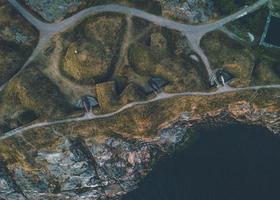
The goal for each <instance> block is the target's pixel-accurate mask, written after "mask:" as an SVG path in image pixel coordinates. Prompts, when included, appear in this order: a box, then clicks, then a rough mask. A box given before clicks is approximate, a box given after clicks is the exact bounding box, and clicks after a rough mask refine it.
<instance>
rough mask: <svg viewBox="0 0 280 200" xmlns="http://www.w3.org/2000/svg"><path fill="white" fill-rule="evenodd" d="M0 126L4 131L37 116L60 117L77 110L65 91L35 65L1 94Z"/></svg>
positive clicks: (43, 117)
mask: <svg viewBox="0 0 280 200" xmlns="http://www.w3.org/2000/svg"><path fill="white" fill-rule="evenodd" d="M0 104H1V107H0V120H1V121H2V123H0V127H1V124H2V130H0V132H2V131H5V130H7V129H10V128H16V127H18V126H20V125H24V124H26V123H29V122H31V121H33V120H36V119H39V118H40V119H48V120H50V119H58V118H61V117H63V116H69V115H70V114H71V113H72V112H73V111H74V110H73V108H72V106H71V105H69V104H68V103H67V101H66V100H65V98H64V96H63V95H62V93H61V92H60V91H59V89H58V88H57V86H56V85H54V84H53V83H52V82H51V81H50V80H49V79H48V78H47V77H45V76H44V75H43V74H42V73H41V72H40V71H39V70H37V69H36V68H29V69H27V70H25V71H24V72H23V73H22V74H21V75H20V76H18V77H17V78H16V79H14V80H13V81H12V82H10V83H9V85H8V86H7V87H6V88H5V90H4V92H3V94H2V95H1V102H0Z"/></svg>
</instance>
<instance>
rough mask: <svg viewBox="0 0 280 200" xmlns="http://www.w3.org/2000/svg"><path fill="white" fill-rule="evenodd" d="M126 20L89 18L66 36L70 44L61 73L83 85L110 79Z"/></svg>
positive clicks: (119, 18) (106, 17) (116, 17)
mask: <svg viewBox="0 0 280 200" xmlns="http://www.w3.org/2000/svg"><path fill="white" fill-rule="evenodd" d="M124 28H125V21H124V18H123V17H122V16H119V15H114V14H113V15H106V16H105V15H104V16H99V17H94V18H88V19H87V20H85V21H84V22H83V23H82V24H80V25H78V26H77V27H76V28H75V30H74V31H73V34H70V36H69V37H66V39H67V40H69V45H68V46H67V47H66V48H67V50H66V54H65V58H64V63H63V66H62V71H63V72H64V74H65V75H66V76H68V77H70V78H71V79H72V80H74V81H77V82H79V83H83V84H89V83H97V82H103V81H106V80H108V78H110V76H111V74H112V72H113V70H114V62H115V60H116V59H117V57H118V54H119V48H120V43H121V41H122V37H123V32H124Z"/></svg>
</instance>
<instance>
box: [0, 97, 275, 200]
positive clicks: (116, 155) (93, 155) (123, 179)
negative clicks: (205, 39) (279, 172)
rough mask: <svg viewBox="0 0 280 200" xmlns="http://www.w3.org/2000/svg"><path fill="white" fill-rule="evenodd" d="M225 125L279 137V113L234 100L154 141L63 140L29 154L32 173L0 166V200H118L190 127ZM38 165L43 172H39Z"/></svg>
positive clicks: (169, 128)
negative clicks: (238, 125) (241, 125)
mask: <svg viewBox="0 0 280 200" xmlns="http://www.w3.org/2000/svg"><path fill="white" fill-rule="evenodd" d="M229 123H246V124H252V125H261V126H265V127H267V128H268V129H269V130H271V131H272V132H273V133H275V134H278V133H280V115H279V113H275V112H270V111H269V110H267V109H257V108H256V107H254V106H251V105H250V104H248V103H247V102H245V101H240V102H237V103H235V104H231V105H229V106H228V109H227V110H216V111H212V112H208V113H205V114H204V115H203V116H198V115H193V114H192V113H189V112H185V113H182V114H181V116H180V118H178V119H177V120H175V121H174V122H173V123H172V124H169V125H166V127H164V128H162V129H161V130H160V131H159V132H158V134H156V135H155V136H154V137H142V138H139V137H138V138H124V137H121V136H119V135H116V136H96V137H94V138H89V139H87V140H83V139H80V138H74V139H73V138H72V139H69V138H65V140H64V141H62V142H61V144H60V145H59V146H58V147H57V148H55V150H53V151H52V152H50V151H42V150H41V151H37V152H36V153H34V154H35V155H34V157H35V162H36V163H37V165H39V166H36V167H34V169H32V170H38V171H36V173H34V171H33V172H30V173H26V171H25V170H23V169H22V168H23V167H24V166H17V167H13V169H10V167H9V166H6V165H5V163H4V162H1V163H0V177H1V178H0V197H1V198H2V199H11V200H12V199H19V200H20V199H32V200H33V199H34V200H35V199H36V200H37V199H85V200H87V199H121V197H122V196H123V195H125V194H127V193H128V192H130V191H132V190H134V189H135V188H136V187H137V184H138V183H139V181H140V180H141V179H143V178H144V177H145V176H146V175H147V174H148V173H149V172H150V171H151V170H152V168H153V166H154V164H155V163H156V162H157V161H158V160H160V159H161V157H162V156H167V155H170V154H172V152H174V151H175V150H177V149H179V148H180V147H184V146H186V145H187V144H188V142H190V141H191V139H192V136H194V135H196V133H195V130H196V128H199V127H211V126H215V127H216V126H220V125H225V124H229ZM193 133H195V134H193ZM38 163H39V164H38ZM40 164H44V165H45V166H46V168H40ZM34 174H36V177H34ZM34 178H35V179H36V181H35V182H34ZM35 183H36V184H35Z"/></svg>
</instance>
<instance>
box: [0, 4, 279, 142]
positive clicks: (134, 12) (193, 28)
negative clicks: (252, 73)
mask: <svg viewBox="0 0 280 200" xmlns="http://www.w3.org/2000/svg"><path fill="white" fill-rule="evenodd" d="M8 1H9V2H10V3H11V4H12V5H13V6H14V7H15V8H16V9H17V10H18V11H19V12H20V13H21V14H22V15H23V16H24V17H25V18H26V19H27V20H28V21H29V22H30V23H31V24H33V25H34V26H35V27H36V28H37V29H38V30H39V31H40V40H39V43H38V45H37V47H36V49H35V50H34V52H33V54H32V55H31V56H30V58H29V59H28V61H27V62H26V63H25V65H24V66H23V67H22V69H21V70H20V71H19V72H18V73H17V74H16V75H15V76H17V75H18V74H19V73H21V71H23V70H24V68H25V67H26V66H27V65H28V64H29V63H30V62H31V61H32V60H33V59H35V57H36V56H37V55H38V54H39V53H40V52H41V51H42V49H43V48H44V47H45V46H46V44H47V43H48V42H49V41H50V39H51V38H52V37H53V36H54V35H55V34H57V33H60V32H63V31H65V30H67V29H69V28H71V27H73V26H75V25H76V24H77V23H79V22H81V21H82V20H83V19H85V18H86V17H88V16H90V15H94V14H98V13H104V12H116V13H121V14H125V15H129V16H136V17H139V18H142V19H145V20H147V21H150V22H153V23H154V24H157V25H159V26H163V27H166V28H169V29H173V30H177V31H180V32H181V33H183V34H184V35H185V36H186V37H187V39H188V42H189V44H190V46H191V47H192V49H193V51H195V52H196V53H197V54H198V55H199V56H200V58H201V59H202V61H203V62H204V64H205V67H206V69H207V71H208V74H209V78H211V77H213V76H215V75H214V73H213V71H212V69H211V66H210V63H209V61H208V58H207V56H206V55H205V54H204V53H203V51H202V49H201V48H200V40H201V38H202V37H203V36H204V35H205V34H207V33H208V32H211V31H213V30H216V29H219V28H221V27H222V26H224V25H225V24H226V23H229V22H231V21H234V20H236V19H238V18H240V17H243V16H245V15H247V14H248V13H250V12H253V11H255V10H256V9H258V8H260V7H261V6H262V5H264V4H265V3H267V2H268V0H259V1H257V2H256V3H255V4H253V5H251V6H247V7H245V8H243V9H242V10H240V11H238V12H236V13H234V14H232V15H230V16H228V17H225V18H224V19H221V20H219V21H217V22H214V23H209V24H203V25H186V24H181V23H178V22H174V21H171V20H169V19H166V18H163V17H160V16H155V15H152V14H149V13H146V12H144V11H141V10H138V9H135V8H129V7H125V6H120V5H115V4H109V5H102V6H96V7H92V8H88V9H85V10H83V11H81V12H79V13H77V14H76V15H73V16H72V17H70V18H68V19H65V20H64V21H62V22H59V23H54V24H48V23H44V22H41V21H40V20H38V19H36V18H35V17H34V16H33V15H31V14H30V13H29V12H28V11H27V10H26V9H25V8H24V7H22V6H21V5H20V4H19V3H18V2H17V1H16V0H8ZM15 76H14V77H15ZM6 84H7V83H6ZM6 84H5V85H6ZM5 85H3V86H2V87H1V88H0V89H1V90H2V89H3V88H4V86H5ZM259 89H280V85H264V86H252V87H245V88H230V87H227V86H224V87H221V86H220V87H219V88H218V89H217V90H216V91H214V92H184V93H172V94H170V93H160V94H158V95H157V96H156V97H155V98H154V99H151V100H148V101H141V102H133V103H129V104H127V105H125V106H123V107H122V108H120V109H119V110H117V111H115V112H112V113H107V114H102V115H93V114H91V113H86V114H85V115H84V116H83V117H77V118H68V119H63V120H58V121H52V122H42V123H37V124H32V125H29V126H24V127H19V128H16V129H14V130H11V131H9V132H6V133H4V134H3V136H1V137H0V140H4V139H7V138H9V137H12V136H16V135H19V134H22V133H23V132H25V131H28V130H31V129H34V128H40V127H46V126H52V125H57V124H64V123H71V122H80V121H87V120H94V119H102V118H107V117H112V116H114V115H116V114H118V113H121V112H123V111H124V110H127V109H129V108H131V107H134V106H137V105H144V104H148V103H151V102H155V101H160V100H164V99H169V98H173V97H179V96H213V95H219V94H225V93H230V92H241V91H248V90H259Z"/></svg>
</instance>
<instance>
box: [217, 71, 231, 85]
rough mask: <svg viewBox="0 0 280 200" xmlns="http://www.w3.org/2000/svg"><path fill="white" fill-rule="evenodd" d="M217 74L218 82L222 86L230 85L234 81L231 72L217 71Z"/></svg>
mask: <svg viewBox="0 0 280 200" xmlns="http://www.w3.org/2000/svg"><path fill="white" fill-rule="evenodd" d="M215 74H216V77H217V81H218V82H219V83H220V84H222V85H223V84H224V83H229V82H230V81H231V80H232V79H233V75H231V74H230V73H229V72H227V71H226V70H224V69H218V70H216V71H215Z"/></svg>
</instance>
